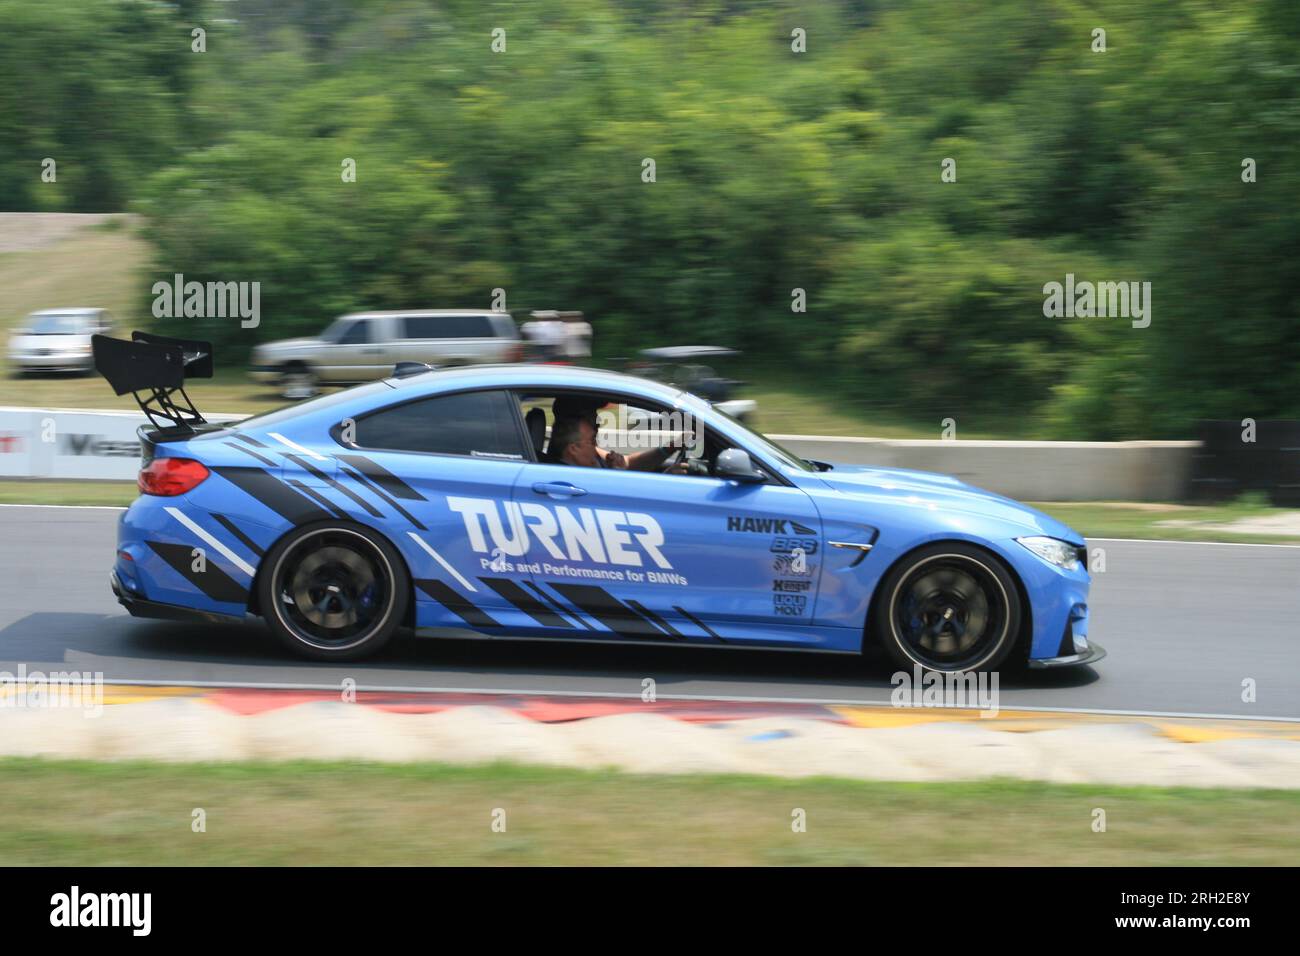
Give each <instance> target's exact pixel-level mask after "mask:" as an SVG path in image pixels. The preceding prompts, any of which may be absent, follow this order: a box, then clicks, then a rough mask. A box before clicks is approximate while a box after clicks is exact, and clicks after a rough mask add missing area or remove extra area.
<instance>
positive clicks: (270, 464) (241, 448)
mask: <svg viewBox="0 0 1300 956" xmlns="http://www.w3.org/2000/svg"><path fill="white" fill-rule="evenodd" d="M224 444H226V445H229V446H230V447H231V448H233V449H235V451H242V452H243V453H244V454H245V455H252V456H253V457H254V458H256V459H257V460H258V461H260V462H261V463H262V464H264V465H266V466H267V467H269V468H275V467H276V464H275V462H273V461H272V460H271V459H269V458H265V457H263V456H262V455H259V454H258V453H257V452H255V451H253V449H251V448H245V447H244V446H243V445H236V444H235V443H234V442H233V441H228V442H225V443H224Z"/></svg>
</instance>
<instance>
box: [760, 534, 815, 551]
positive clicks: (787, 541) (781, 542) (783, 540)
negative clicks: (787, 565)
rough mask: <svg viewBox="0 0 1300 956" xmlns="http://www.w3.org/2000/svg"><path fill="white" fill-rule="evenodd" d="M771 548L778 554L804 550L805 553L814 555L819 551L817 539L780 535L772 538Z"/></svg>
mask: <svg viewBox="0 0 1300 956" xmlns="http://www.w3.org/2000/svg"><path fill="white" fill-rule="evenodd" d="M771 550H772V551H773V552H775V553H776V554H794V553H795V552H796V551H802V552H803V553H804V554H805V555H812V554H816V553H817V539H816V538H789V537H785V536H780V537H776V538H773V539H772V548H771Z"/></svg>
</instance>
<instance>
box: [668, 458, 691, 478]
mask: <svg viewBox="0 0 1300 956" xmlns="http://www.w3.org/2000/svg"><path fill="white" fill-rule="evenodd" d="M687 467H688V466H687V463H686V459H684V458H683V459H682V460H681V461H679V462H677V463H676V464H675V465H672V466H671V467H669V468H665V469H664V474H665V475H685V474H689V472H688V470H687Z"/></svg>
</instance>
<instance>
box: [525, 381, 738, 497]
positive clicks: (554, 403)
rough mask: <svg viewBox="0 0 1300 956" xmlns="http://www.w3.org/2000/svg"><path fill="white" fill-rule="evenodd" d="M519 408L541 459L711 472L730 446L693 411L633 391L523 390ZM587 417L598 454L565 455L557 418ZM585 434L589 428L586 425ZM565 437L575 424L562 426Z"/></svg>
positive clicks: (645, 469)
mask: <svg viewBox="0 0 1300 956" xmlns="http://www.w3.org/2000/svg"><path fill="white" fill-rule="evenodd" d="M518 397H519V402H520V412H521V414H522V416H523V418H524V421H525V423H526V424H527V425H528V427H529V432H530V437H531V439H532V441H533V448H534V453H535V454H536V456H537V459H538V461H540V462H543V463H550V464H572V465H588V464H589V463H590V466H596V467H605V468H615V469H627V470H632V471H643V472H650V473H655V472H658V473H663V474H669V475H674V476H696V477H698V476H709V475H711V474H712V473H713V468H714V464H715V462H716V461H717V456H718V454H719V453H720V452H721V451H724V450H725V449H726V448H728V447H730V443H729V442H726V441H725V440H724V439H722V437H721V436H720V435H718V434H717V433H715V432H713V431H712V430H711V429H708V428H706V427H705V426H704V423H703V422H700V421H698V420H697V419H696V418H695V416H694V415H693V414H692V413H691V412H690V411H688V410H686V409H682V408H668V407H666V406H661V405H657V404H655V403H651V402H647V401H645V400H644V399H640V398H636V397H633V396H625V395H617V394H610V393H596V392H577V391H573V392H569V391H566V392H558V391H557V392H527V393H521V394H519V396H518ZM575 418H582V419H585V420H586V421H587V422H588V423H589V424H591V425H594V427H595V433H596V458H597V459H598V461H597V460H593V459H592V458H591V456H590V455H588V454H584V453H583V452H584V450H583V449H582V448H581V447H580V448H578V449H574V450H572V451H571V452H570V454H569V455H568V456H567V457H566V456H565V450H564V449H561V448H555V447H552V446H553V445H554V441H553V440H554V439H555V438H556V437H557V431H556V427H555V426H556V423H557V421H561V420H567V421H569V422H570V423H572V421H573V419H575ZM582 432H583V433H584V434H585V433H586V430H585V429H582ZM558 436H559V437H560V438H561V439H562V440H563V439H565V438H572V437H574V429H572V428H561V429H560V430H559V432H558Z"/></svg>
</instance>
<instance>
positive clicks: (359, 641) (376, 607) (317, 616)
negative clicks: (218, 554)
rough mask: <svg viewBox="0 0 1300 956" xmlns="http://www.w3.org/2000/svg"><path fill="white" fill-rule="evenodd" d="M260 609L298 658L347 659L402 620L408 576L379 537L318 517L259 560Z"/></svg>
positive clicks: (380, 641)
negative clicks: (318, 521) (321, 519)
mask: <svg viewBox="0 0 1300 956" xmlns="http://www.w3.org/2000/svg"><path fill="white" fill-rule="evenodd" d="M262 571H263V573H261V574H260V575H259V577H258V582H257V599H258V607H259V608H260V609H261V612H262V617H263V618H264V619H265V620H266V623H267V626H268V627H269V628H270V629H271V631H272V633H274V634H275V636H276V638H277V639H278V640H279V641H280V642H281V643H282V644H284V645H285V646H286V647H288V648H289V649H290V650H291V651H293V652H294V653H295V654H298V655H299V656H302V657H306V658H309V659H311V660H317V661H352V660H357V659H359V658H362V657H367V656H369V655H371V654H373V653H375V652H376V651H378V650H379V649H380V648H381V647H383V646H384V645H385V644H387V643H388V641H389V640H390V639H391V638H392V636H393V634H394V633H395V632H396V631H397V629H398V627H399V626H400V625H401V623H402V621H403V620H404V619H405V617H406V610H407V606H408V604H409V603H410V599H411V579H410V575H409V574H408V573H407V570H406V565H405V563H404V562H403V561H402V558H401V556H400V555H399V554H398V553H397V549H396V548H394V547H393V546H392V545H391V544H390V543H389V542H388V541H387V540H386V539H385V538H384V537H383V536H382V535H380V534H378V533H376V532H374V531H371V530H370V529H368V528H364V527H361V526H359V525H350V524H343V523H336V522H322V523H319V524H313V525H307V526H306V527H303V528H299V529H298V530H296V531H294V532H292V533H290V534H288V535H286V536H285V537H284V538H282V539H281V540H280V541H279V542H278V543H276V545H275V546H274V547H273V548H271V550H270V551H269V552H268V553H267V555H266V557H265V558H263V559H262Z"/></svg>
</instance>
